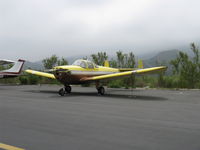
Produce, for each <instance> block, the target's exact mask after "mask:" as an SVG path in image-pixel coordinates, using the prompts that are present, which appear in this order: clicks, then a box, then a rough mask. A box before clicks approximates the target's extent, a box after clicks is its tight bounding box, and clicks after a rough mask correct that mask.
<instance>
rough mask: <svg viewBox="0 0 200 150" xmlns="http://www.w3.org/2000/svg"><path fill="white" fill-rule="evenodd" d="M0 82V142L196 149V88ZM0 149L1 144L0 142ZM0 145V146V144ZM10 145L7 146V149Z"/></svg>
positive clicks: (199, 113)
mask: <svg viewBox="0 0 200 150" xmlns="http://www.w3.org/2000/svg"><path fill="white" fill-rule="evenodd" d="M59 88H60V87H58V86H52V85H50V86H46V85H45V86H44V85H43V86H38V85H37V86H5V85H1V86H0V143H4V144H8V145H12V146H15V147H19V148H23V149H26V150H200V91H199V90H154V89H151V90H150V89H149V90H144V89H134V90H125V89H106V92H107V93H106V95H104V96H99V95H97V94H96V89H95V88H82V87H73V89H72V92H73V93H71V94H70V95H66V96H64V97H61V96H59V95H58V94H57V91H58V89H59ZM0 149H1V148H0ZM2 149H5V148H2ZM11 150H12V149H11Z"/></svg>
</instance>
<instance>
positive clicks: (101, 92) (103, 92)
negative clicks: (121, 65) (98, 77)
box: [97, 86, 105, 95]
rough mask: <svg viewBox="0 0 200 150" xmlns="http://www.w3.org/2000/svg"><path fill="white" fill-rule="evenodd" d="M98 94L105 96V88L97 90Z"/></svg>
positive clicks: (101, 87)
mask: <svg viewBox="0 0 200 150" xmlns="http://www.w3.org/2000/svg"><path fill="white" fill-rule="evenodd" d="M97 91H98V94H100V95H104V94H105V89H104V87H103V86H100V87H98V88H97Z"/></svg>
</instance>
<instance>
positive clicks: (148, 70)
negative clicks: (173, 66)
mask: <svg viewBox="0 0 200 150" xmlns="http://www.w3.org/2000/svg"><path fill="white" fill-rule="evenodd" d="M166 69H167V67H166V66H160V67H152V68H145V69H137V70H133V71H125V72H120V73H112V74H107V75H101V76H95V77H88V78H83V79H81V81H95V80H107V79H112V78H119V77H124V76H130V75H137V74H151V73H158V72H161V71H165V70H166Z"/></svg>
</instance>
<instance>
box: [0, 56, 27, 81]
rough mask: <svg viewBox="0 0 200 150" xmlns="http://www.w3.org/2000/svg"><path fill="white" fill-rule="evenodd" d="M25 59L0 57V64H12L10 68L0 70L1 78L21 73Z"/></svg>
mask: <svg viewBox="0 0 200 150" xmlns="http://www.w3.org/2000/svg"><path fill="white" fill-rule="evenodd" d="M24 62H25V60H22V59H19V60H18V61H12V60H6V59H0V65H8V64H14V65H13V66H12V67H11V68H10V69H7V70H2V71H0V79H1V78H13V77H17V76H19V75H20V74H21V71H22V68H23V65H24Z"/></svg>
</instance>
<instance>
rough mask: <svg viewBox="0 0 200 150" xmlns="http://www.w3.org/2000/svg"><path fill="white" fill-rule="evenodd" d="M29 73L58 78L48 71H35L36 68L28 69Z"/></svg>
mask: <svg viewBox="0 0 200 150" xmlns="http://www.w3.org/2000/svg"><path fill="white" fill-rule="evenodd" d="M26 72H27V73H30V74H34V75H38V76H42V77H47V78H51V79H56V78H55V76H54V75H53V74H51V73H46V72H40V71H35V70H29V69H28V70H26Z"/></svg>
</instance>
